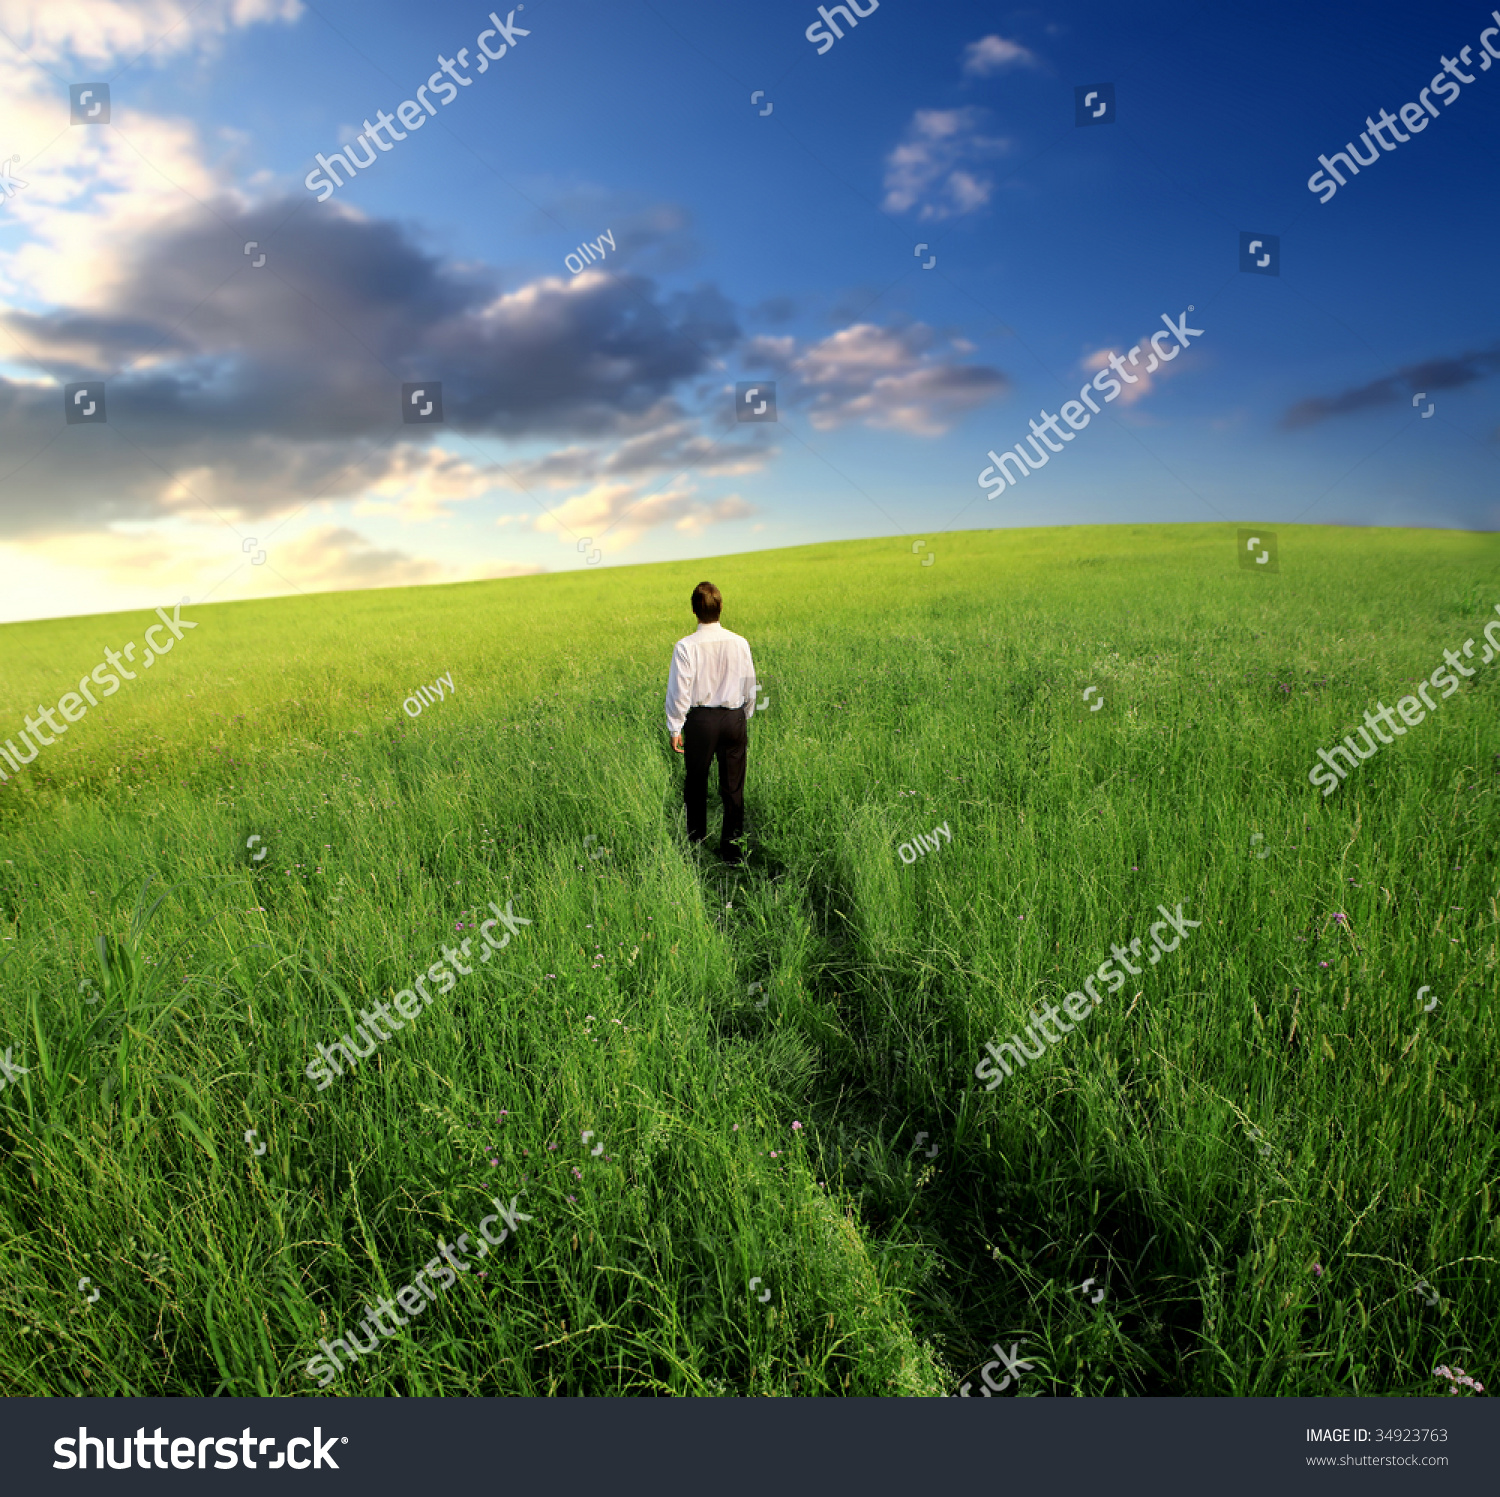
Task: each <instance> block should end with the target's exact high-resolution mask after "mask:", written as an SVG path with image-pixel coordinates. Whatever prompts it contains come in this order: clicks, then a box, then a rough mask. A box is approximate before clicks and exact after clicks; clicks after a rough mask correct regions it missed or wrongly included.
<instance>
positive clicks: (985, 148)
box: [881, 106, 1011, 221]
mask: <svg viewBox="0 0 1500 1497" xmlns="http://www.w3.org/2000/svg"><path fill="white" fill-rule="evenodd" d="M984 114H985V111H984V110H982V109H978V108H975V107H972V106H971V107H967V108H963V109H919V110H918V111H917V112H916V114H915V115H914V116H913V118H912V122H911V124H910V125H909V126H908V127H907V132H906V133H907V138H906V139H905V140H904V141H903V142H902V143H901V144H900V145H898V146H897V147H896V148H895V149H894V150H893V151H892V152H891V153H890V155H889V156H887V157H886V162H885V199H884V202H883V203H882V204H881V206H882V207H883V208H884V209H885V210H886V212H887V213H905V212H907V211H908V210H909V209H911V208H914V207H916V206H917V205H918V204H919V203H920V204H921V210H920V212H919V213H918V215H917V216H918V217H919V218H920V219H922V220H924V221H926V220H933V219H943V218H955V217H957V216H959V215H960V214H964V213H972V212H974V211H975V210H976V209H977V208H982V207H983V206H984V205H985V204H986V203H987V202H989V200H990V194H991V193H992V192H993V191H994V185H995V184H994V181H993V179H992V178H990V177H989V176H988V175H986V174H985V173H984V172H983V171H982V170H980V169H978V168H979V164H980V163H982V162H985V161H990V160H993V159H994V158H995V157H997V156H1001V155H1004V154H1005V152H1006V151H1008V150H1010V148H1011V143H1010V141H1008V140H1004V139H1001V138H999V137H994V136H986V135H981V134H980V133H979V123H980V121H981V120H982V119H983V118H984Z"/></svg>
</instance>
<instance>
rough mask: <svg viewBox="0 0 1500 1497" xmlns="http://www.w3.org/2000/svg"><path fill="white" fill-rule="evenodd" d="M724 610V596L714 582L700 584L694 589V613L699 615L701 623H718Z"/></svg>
mask: <svg viewBox="0 0 1500 1497" xmlns="http://www.w3.org/2000/svg"><path fill="white" fill-rule="evenodd" d="M723 609H724V598H723V595H722V594H721V593H720V592H719V590H718V588H716V587H715V586H714V585H713V583H712V582H700V583H699V584H698V585H697V587H695V588H694V589H693V612H694V613H695V614H697V615H698V622H699V623H701V624H713V623H717V622H718V618H719V614H720V613H721V612H723Z"/></svg>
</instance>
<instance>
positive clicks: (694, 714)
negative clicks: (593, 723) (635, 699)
mask: <svg viewBox="0 0 1500 1497" xmlns="http://www.w3.org/2000/svg"><path fill="white" fill-rule="evenodd" d="M723 607H724V599H723V597H722V596H720V593H719V590H718V588H716V587H715V586H714V585H713V583H712V582H700V583H699V584H698V585H697V587H695V588H694V589H693V613H694V614H695V615H696V617H697V619H698V627H697V629H696V630H695V631H694V632H693V633H692V634H689V635H688V636H687V637H686V638H685V639H679V640H678V641H677V644H676V646H675V647H674V648H673V650H672V668H671V670H670V671H669V672H668V674H667V732H668V733H669V734H670V735H671V739H672V747H673V748H674V749H675V750H676V751H677V752H678V753H679V754H683V755H685V757H686V765H685V768H686V771H687V773H686V776H685V778H684V780H683V785H682V798H683V800H684V802H685V803H686V805H687V831H688V841H689V842H702V841H703V839H704V838H705V837H707V836H708V766H709V761H710V760H712V759H717V760H718V761H719V797H720V799H721V800H722V801H723V802H724V828H723V831H722V832H721V833H720V835H719V855H720V856H721V857H722V858H723V859H724V860H725V862H727V863H738V862H739V861H740V860H741V857H742V854H741V852H740V849H739V846H738V843H739V840H740V836H741V834H742V833H743V832H744V829H745V753H746V749H747V747H748V736H749V735H748V734H747V733H746V731H745V725H746V723H748V722H749V720H750V718H751V717H752V716H753V715H754V713H755V662H754V661H753V660H752V659H751V658H750V646H749V644H748V643H747V642H746V641H745V640H744V639H743V638H742V637H741V636H740V635H738V634H732V633H730V631H729V630H728V629H726V628H725V627H724V626H723V625H722V624H721V623H720V622H719V614H720V613H721V612H722V610H723Z"/></svg>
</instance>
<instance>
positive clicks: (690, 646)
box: [667, 623, 755, 733]
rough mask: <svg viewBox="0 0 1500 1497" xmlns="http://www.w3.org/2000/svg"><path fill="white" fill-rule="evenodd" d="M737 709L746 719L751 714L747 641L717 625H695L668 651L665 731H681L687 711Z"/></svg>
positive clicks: (751, 669)
mask: <svg viewBox="0 0 1500 1497" xmlns="http://www.w3.org/2000/svg"><path fill="white" fill-rule="evenodd" d="M674 687H675V688H676V690H675V691H674V690H673V688H674ZM674 696H675V697H676V698H677V700H676V701H674V700H673V698H674ZM739 706H743V707H744V709H745V717H746V718H747V719H748V718H750V717H751V716H752V715H753V714H754V712H755V661H754V659H753V658H752V656H751V654H750V642H749V641H748V640H747V639H746V638H745V637H744V636H743V635H741V634H736V633H734V631H733V630H731V629H726V628H725V627H724V626H723V625H722V624H720V623H709V624H699V625H698V627H697V629H695V630H694V631H693V633H691V634H687V635H684V636H683V637H682V638H681V639H679V640H678V641H677V643H676V645H674V646H673V648H672V669H671V673H670V677H669V680H668V686H667V722H668V730H669V731H670V732H674V733H675V732H680V731H681V728H682V719H683V718H684V717H685V716H686V715H687V712H688V709H689V708H692V707H739ZM674 708H676V709H677V710H676V711H675V712H674V710H673V709H674ZM674 719H675V721H674Z"/></svg>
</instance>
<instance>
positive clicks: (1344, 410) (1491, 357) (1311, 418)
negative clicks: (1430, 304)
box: [1281, 347, 1500, 431]
mask: <svg viewBox="0 0 1500 1497" xmlns="http://www.w3.org/2000/svg"><path fill="white" fill-rule="evenodd" d="M1497 371H1500V347H1496V348H1484V349H1478V350H1476V351H1474V352H1470V353H1462V354H1459V355H1458V356H1457V357H1456V358H1438V359H1427V360H1424V361H1423V362H1422V363H1420V364H1408V365H1406V366H1405V367H1404V368H1402V369H1398V370H1397V371H1396V373H1395V374H1393V375H1390V376H1388V377H1387V378H1385V379H1377V380H1371V381H1370V383H1369V384H1367V385H1355V386H1353V387H1352V388H1350V389H1347V390H1341V391H1340V392H1339V393H1338V394H1336V395H1317V396H1313V397H1312V398H1311V399H1308V400H1302V401H1299V402H1298V403H1297V404H1296V405H1294V406H1292V407H1291V408H1290V409H1289V410H1288V411H1287V413H1286V414H1285V415H1284V416H1283V417H1282V418H1281V426H1282V429H1283V430H1284V431H1296V430H1297V429H1298V428H1299V427H1303V426H1315V425H1316V424H1317V423H1318V422H1320V421H1326V420H1328V419H1329V417H1331V416H1350V415H1354V414H1355V413H1357V412H1359V411H1368V410H1373V409H1374V408H1375V407H1377V406H1383V405H1393V404H1400V403H1408V402H1410V400H1411V397H1412V396H1413V395H1415V394H1416V393H1418V392H1419V391H1421V392H1424V393H1426V394H1427V395H1431V394H1432V393H1433V392H1434V391H1437V390H1456V389H1458V388H1459V387H1460V386H1462V385H1471V384H1473V383H1474V382H1475V381H1476V380H1481V379H1484V378H1485V377H1486V376H1487V375H1490V374H1494V373H1496V372H1497Z"/></svg>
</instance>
